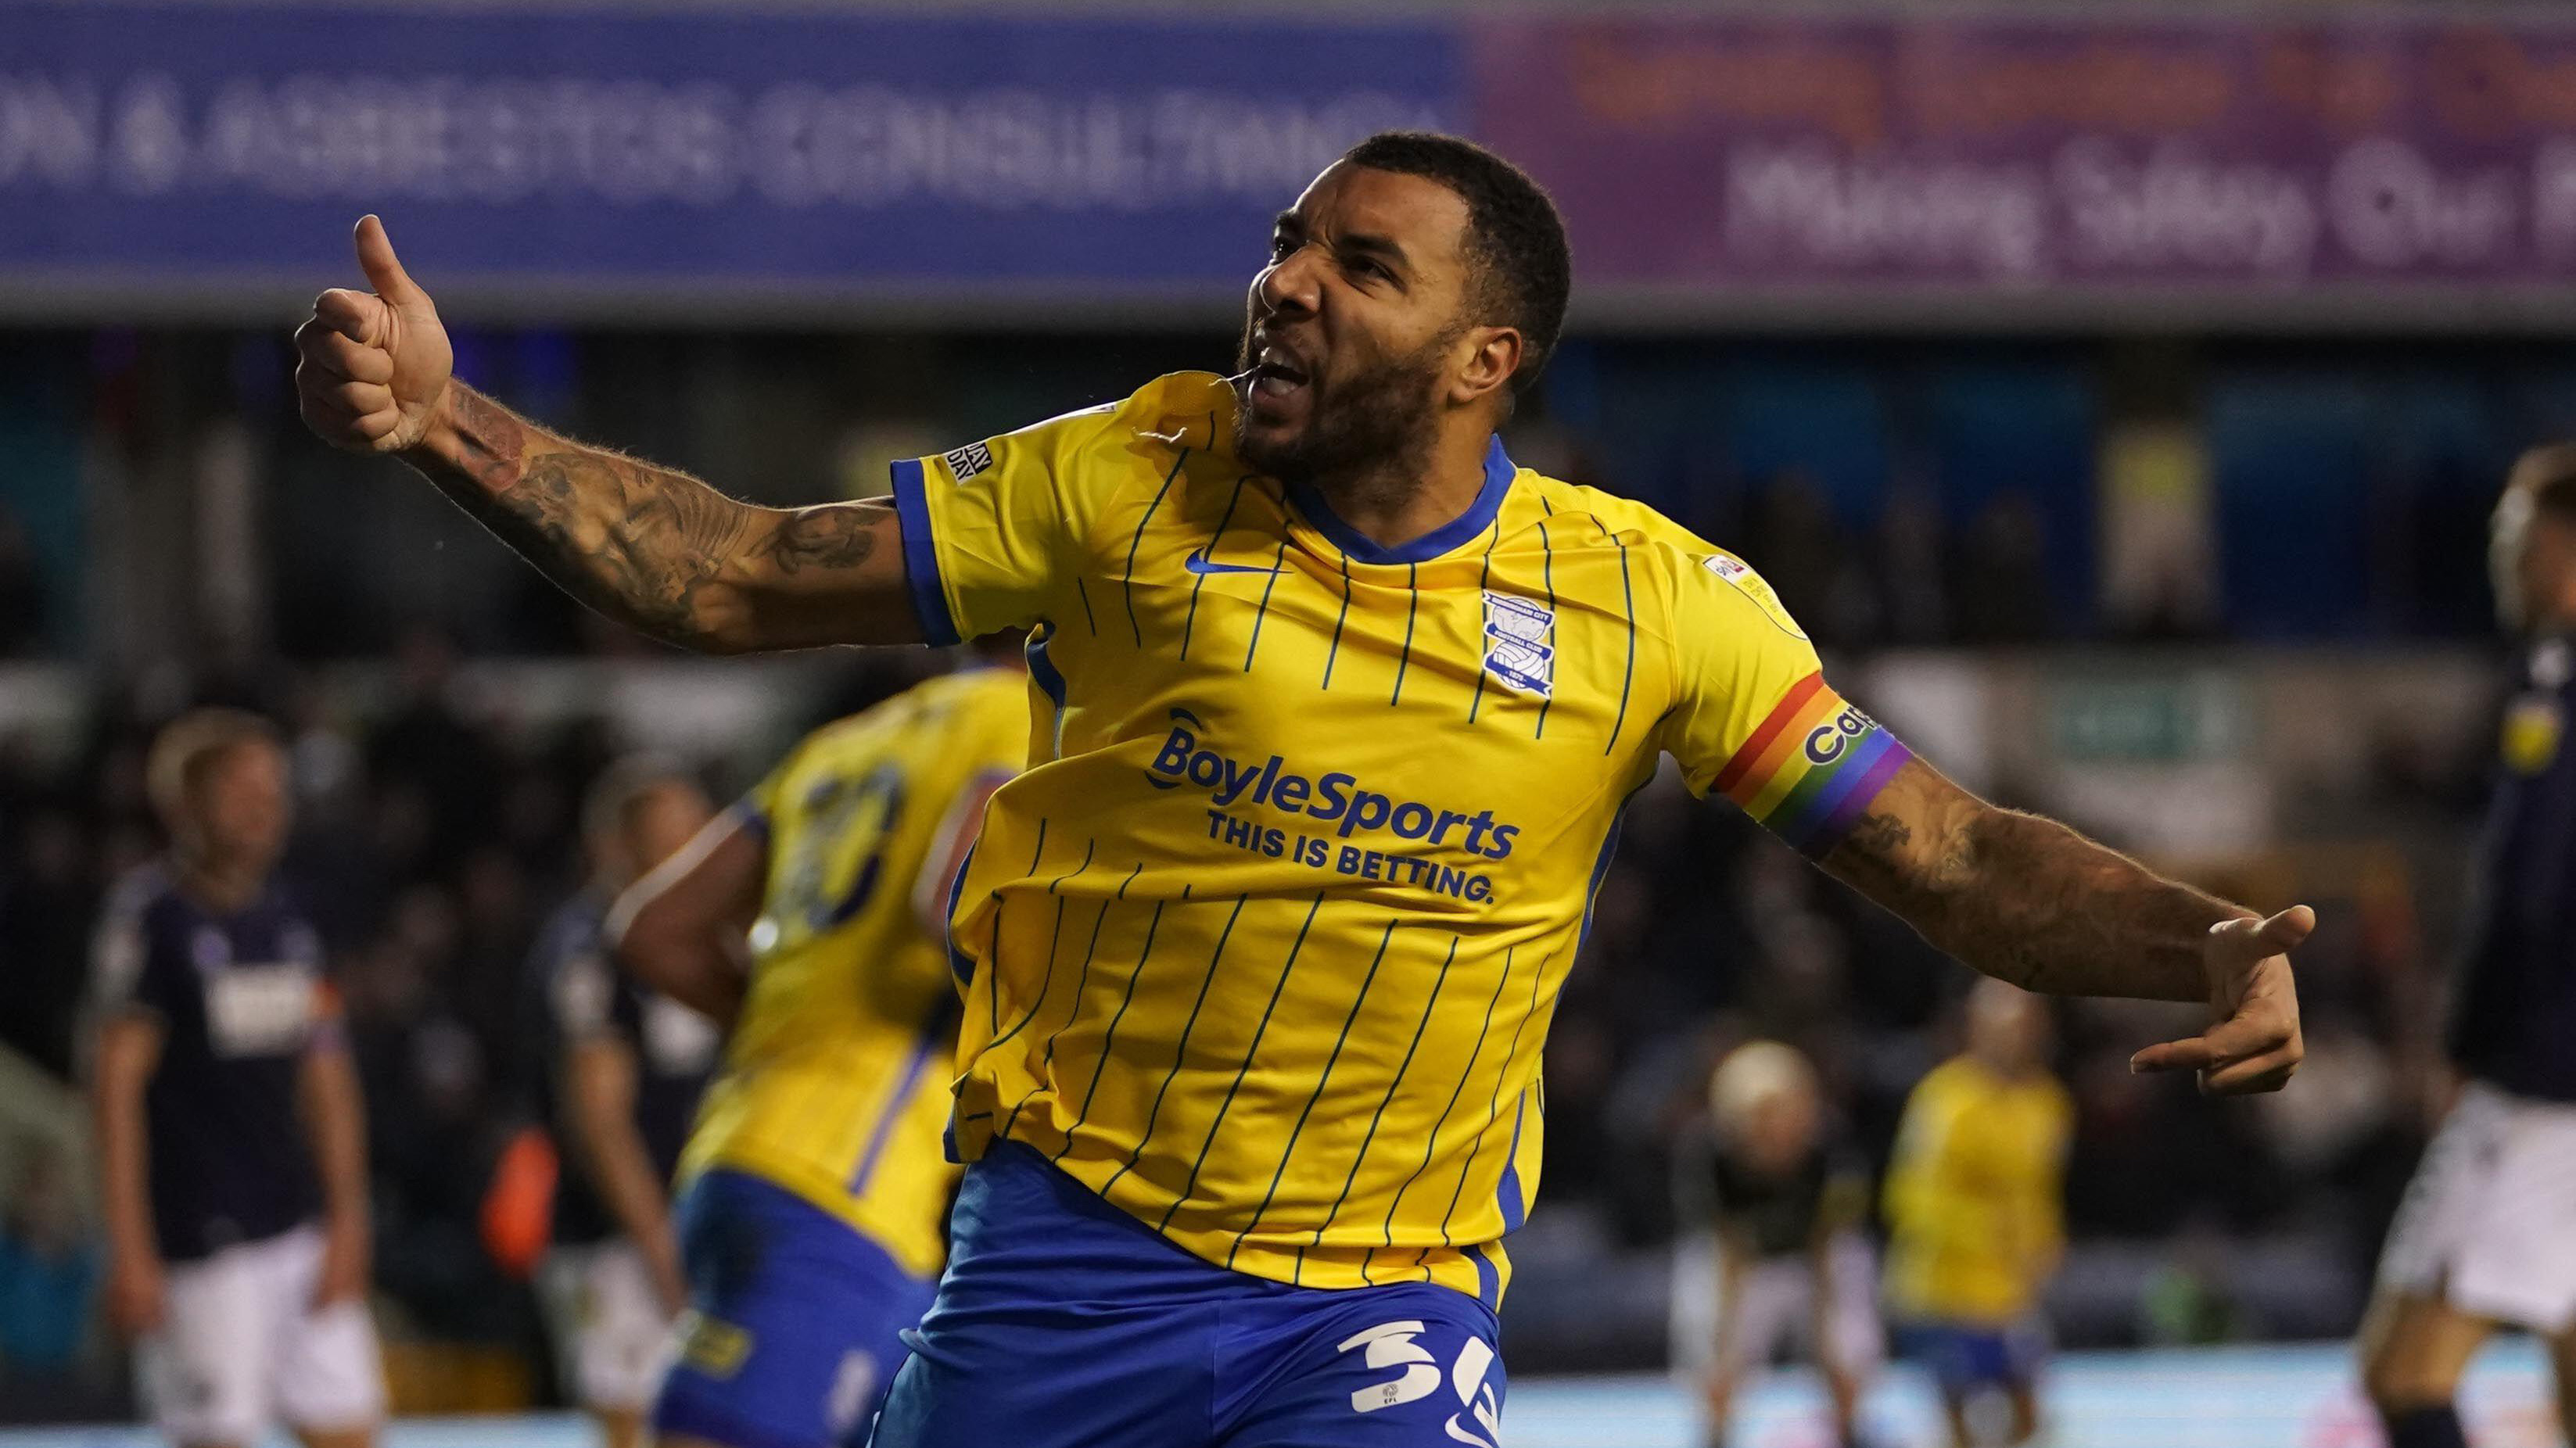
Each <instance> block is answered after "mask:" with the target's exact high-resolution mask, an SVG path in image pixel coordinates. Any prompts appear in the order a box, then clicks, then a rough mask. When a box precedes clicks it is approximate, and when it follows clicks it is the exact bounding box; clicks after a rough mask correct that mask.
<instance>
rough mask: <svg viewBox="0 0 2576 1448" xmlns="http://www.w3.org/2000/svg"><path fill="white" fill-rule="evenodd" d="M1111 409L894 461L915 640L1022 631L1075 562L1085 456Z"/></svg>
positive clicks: (1064, 584)
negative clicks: (918, 637)
mask: <svg viewBox="0 0 2576 1448" xmlns="http://www.w3.org/2000/svg"><path fill="white" fill-rule="evenodd" d="M1114 413H1115V405H1114V404H1113V405H1112V406H1109V407H1100V408H1093V409H1091V410H1089V411H1087V412H1077V413H1071V414H1068V415H1066V416H1064V417H1059V418H1056V419H1053V420H1052V421H1048V422H1042V423H1039V424H1037V425H1036V426H1035V427H1029V428H1023V429H1021V430H1020V431H1018V432H1013V433H1005V434H1004V435H1002V436H1000V437H996V438H991V439H988V440H986V441H984V442H979V443H974V444H971V445H969V446H966V447H961V448H957V449H955V450H953V451H950V452H946V453H941V454H939V455H937V456H935V457H922V458H908V459H905V460H903V461H901V462H898V463H896V464H895V465H894V501H895V511H896V513H897V515H898V516H899V518H900V520H901V523H902V532H903V565H904V572H905V575H906V577H907V578H908V579H909V580H910V584H911V588H912V604H913V611H914V612H915V613H916V614H917V615H918V616H919V618H920V620H921V633H922V637H923V639H924V640H925V641H927V642H929V643H931V644H934V645H942V646H944V645H948V644H953V643H956V642H958V641H959V640H960V639H969V638H974V637H976V636H978V635H981V634H988V633H995V632H999V631H1000V630H1003V629H1014V628H1027V627H1029V626H1030V625H1031V624H1032V623H1034V622H1035V621H1036V620H1038V619H1040V618H1043V617H1046V616H1048V615H1049V614H1050V613H1051V611H1052V610H1053V609H1054V608H1055V607H1056V601H1057V596H1058V594H1059V592H1060V591H1061V590H1063V589H1065V588H1068V587H1070V585H1071V580H1072V579H1073V578H1074V577H1075V576H1076V575H1077V571H1078V570H1079V569H1080V568H1081V566H1082V560H1083V545H1084V542H1085V540H1086V539H1087V538H1088V537H1089V535H1090V527H1091V524H1092V522H1093V521H1094V513H1095V510H1096V505H1097V499H1096V497H1095V496H1094V494H1095V492H1096V490H1095V489H1094V488H1092V487H1091V486H1089V484H1090V483H1091V482H1093V481H1094V480H1093V479H1090V478H1087V477H1086V476H1085V474H1086V473H1087V472H1088V471H1089V469H1087V468H1086V466H1085V459H1086V457H1087V456H1088V454H1089V453H1090V452H1091V450H1092V449H1093V448H1094V447H1095V446H1096V445H1098V444H1099V443H1100V441H1101V440H1102V438H1103V437H1104V436H1105V435H1107V433H1108V432H1109V430H1110V428H1109V424H1110V420H1111V418H1112V417H1113V416H1114Z"/></svg>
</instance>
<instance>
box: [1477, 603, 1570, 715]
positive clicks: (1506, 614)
mask: <svg viewBox="0 0 2576 1448" xmlns="http://www.w3.org/2000/svg"><path fill="white" fill-rule="evenodd" d="M1485 672H1486V673H1488V674H1491V675H1493V676H1494V677H1495V678H1496V679H1499V680H1501V681H1502V683H1503V684H1504V685H1506V686H1507V687H1509V688H1513V689H1517V690H1519V691H1520V692H1522V693H1524V694H1536V695H1538V696H1539V697H1540V698H1542V699H1545V698H1550V697H1552V696H1553V695H1554V693H1555V690H1556V610H1555V609H1552V608H1550V607H1548V606H1547V605H1546V604H1543V603H1532V602H1530V601H1529V600H1528V599H1526V598H1516V597H1514V596H1512V595H1511V594H1508V593H1496V592H1494V591H1493V590H1492V589H1487V590H1486V591H1485Z"/></svg>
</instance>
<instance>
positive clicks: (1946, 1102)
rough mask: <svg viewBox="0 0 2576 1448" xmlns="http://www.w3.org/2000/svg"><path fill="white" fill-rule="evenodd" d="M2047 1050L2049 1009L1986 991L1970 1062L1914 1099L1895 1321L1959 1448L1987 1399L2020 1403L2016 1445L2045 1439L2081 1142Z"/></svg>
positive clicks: (1899, 1183) (1951, 1064) (1897, 1173)
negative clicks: (2053, 1300) (2070, 1153)
mask: <svg viewBox="0 0 2576 1448" xmlns="http://www.w3.org/2000/svg"><path fill="white" fill-rule="evenodd" d="M2048 1043H2049V1029H2048V1007H2047V1004H2046V1003H2045V1002H2043V1001H2041V1000H2040V999H2039V998H2038V997H2036V996H2033V995H2031V994H2029V993H2027V992H2025V991H2022V990H2019V989H2016V988H2015V987H2013V986H2010V985H2007V984H2005V983H2004V982H2002V981H2000V980H1988V981H1981V982H1979V983H1978V986H1977V989H1976V991H1975V992H1974V993H1973V994H1971V995H1970V996H1969V998H1968V1049H1967V1051H1966V1052H1965V1053H1964V1054H1962V1055H1959V1056H1956V1057H1953V1058H1952V1059H1950V1060H1948V1061H1946V1062H1943V1063H1942V1064H1941V1065H1939V1066H1936V1067H1934V1068H1933V1069H1932V1071H1931V1073H1930V1074H1928V1075H1926V1076H1925V1077H1924V1078H1923V1079H1922V1081H1921V1082H1919V1083H1918V1084H1917V1085H1916V1086H1915V1088H1914V1094H1913V1096H1912V1097H1911V1098H1909V1099H1908V1100H1907V1101H1906V1103H1905V1117H1904V1120H1903V1122H1902V1123H1901V1124H1900V1125H1899V1126H1898V1127H1897V1131H1896V1153H1895V1156H1894V1158H1893V1159H1892V1160H1891V1161H1890V1162H1889V1163H1888V1170H1887V1189H1886V1206H1887V1228H1888V1246H1887V1306H1888V1312H1889V1315H1890V1316H1891V1317H1893V1318H1895V1319H1896V1321H1897V1323H1898V1329H1897V1330H1898V1338H1899V1341H1900V1342H1903V1343H1906V1344H1907V1345H1908V1346H1909V1347H1910V1350H1911V1351H1912V1352H1914V1353H1915V1354H1916V1355H1918V1356H1921V1357H1923V1358H1924V1359H1926V1362H1927V1365H1928V1366H1929V1367H1930V1368H1931V1369H1932V1374H1933V1377H1934V1379H1935V1380H1936V1381H1937V1382H1938V1383H1939V1384H1940V1389H1941V1405H1942V1407H1943V1409H1944V1410H1945V1411H1946V1412H1947V1413H1948V1415H1949V1419H1950V1436H1951V1441H1952V1442H1954V1443H1956V1444H1958V1445H1959V1448H1968V1445H1969V1444H1970V1443H1972V1442H1974V1441H1975V1440H1974V1438H1973V1437H1972V1436H1971V1435H1970V1433H1969V1429H1968V1407H1969V1404H1970V1402H1971V1400H1972V1399H1973V1398H1974V1396H1975V1395H1976V1393H1977V1392H1978V1391H1979V1390H1980V1389H1982V1388H1998V1389H2001V1390H2002V1391H2003V1392H2004V1394H2005V1395H2006V1397H2007V1398H2008V1399H2009V1400H2010V1402H2011V1404H2012V1426H2011V1430H2010V1432H2011V1437H2010V1439H2009V1440H2008V1441H2010V1442H2013V1443H2026V1442H2028V1441H2030V1439H2031V1437H2032V1435H2033V1434H2035V1433H2037V1432H2038V1431H2039V1399H2038V1394H2037V1392H2036V1388H2035V1384H2036V1378H2037V1373H2038V1368H2039V1358H2040V1354H2041V1352H2042V1351H2043V1350H2044V1348H2045V1346H2046V1343H2047V1333H2046V1328H2045V1327H2044V1326H2043V1324H2042V1323H2041V1322H2040V1319H2039V1300H2040V1294H2041V1293H2042V1292H2043V1291H2044V1290H2045V1289H2046V1288H2047V1286H2048V1279H2049V1278H2050V1277H2052V1276H2054V1275H2055V1274H2056V1272H2057V1264H2058V1261H2059V1259H2060V1258H2061V1257H2062V1256H2063V1255H2064V1253H2065V1247H2066V1225H2065V1218H2064V1209H2063V1205H2062V1204H2063V1202H2064V1200H2065V1182H2066V1150H2067V1146H2068V1145H2069V1143H2070V1142H2071V1141H2072V1140H2073V1137H2074V1131H2075V1103H2074V1100H2073V1099H2072V1098H2071V1097H2069V1096H2068V1095H2067V1094H2066V1088H2065V1087H2064V1086H2061V1085H2059V1084H2058V1082H2057V1078H2056V1077H2054V1076H2051V1075H2050V1074H2049V1073H2048Z"/></svg>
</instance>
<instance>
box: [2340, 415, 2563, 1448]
mask: <svg viewBox="0 0 2576 1448" xmlns="http://www.w3.org/2000/svg"><path fill="white" fill-rule="evenodd" d="M2491 561H2492V563H2493V567H2494V577H2495V591H2496V605H2497V610H2498V613H2499V614H2500V615H2501V617H2502V619H2503V622H2504V625H2505V627H2506V628H2507V629H2508V630H2510V631H2512V632H2513V633H2515V634H2516V635H2517V636H2518V637H2520V638H2521V639H2522V641H2523V643H2524V652H2523V655H2522V659H2521V661H2520V670H2519V678H2518V680H2517V682H2518V684H2519V688H2518V690H2517V692H2516V693H2515V695H2514V697H2513V701H2512V703H2511V704H2510V705H2509V706H2508V707H2507V709H2506V712H2505V720H2504V735H2503V768H2502V769H2501V770H2499V771H2498V772H2497V783H2496V790H2495V799H2494V803H2493V805H2492V807H2491V809H2490V812H2489V814H2488V817H2487V829H2486V838H2485V842H2484V846H2483V849H2482V853H2481V855H2480V858H2479V861H2478V875H2477V888H2476V890H2475V892H2474V894H2475V903H2474V904H2473V906H2472V907H2471V916H2470V924H2469V931H2468V938H2467V942H2466V946H2465V948H2464V949H2463V951H2462V952H2461V959H2460V962H2459V965H2458V973H2457V978H2456V979H2455V981H2454V983H2453V996H2452V1006H2451V1019H2450V1029H2449V1040H2448V1043H2447V1044H2448V1052H2449V1056H2450V1063H2451V1065H2452V1067H2453V1068H2455V1069H2456V1071H2457V1072H2458V1074H2459V1077H2460V1078H2461V1082H2460V1091H2459V1097H2458V1100H2457V1102H2456V1103H2455V1104H2454V1105H2453V1106H2452V1108H2451V1112H2450V1115H2449V1117H2448V1118H2447V1119H2445V1120H2444V1122H2443V1123H2442V1129H2441V1131H2440V1132H2439V1133H2437V1134H2436V1135H2435V1136H2434V1138H2433V1143H2432V1145H2431V1146H2430V1147H2429V1148H2428V1149H2427V1150H2426V1151H2425V1153H2424V1160H2423V1164H2422V1165H2420V1166H2419V1167H2417V1168H2416V1173H2415V1180H2414V1183H2413V1184H2412V1185H2411V1186H2409V1187H2408V1188H2407V1192H2406V1199H2405V1202H2404V1203H2403V1204H2402V1205H2401V1206H2400V1207H2399V1208H2398V1213H2397V1220H2396V1223H2395V1224H2394V1225H2393V1226H2392V1227H2391V1228H2390V1230H2389V1234H2388V1246H2387V1249H2386V1251H2385V1252H2384V1253H2383V1255H2382V1256H2381V1258H2380V1264H2379V1284H2378V1290H2377V1293H2376V1295H2375V1296H2374V1297H2373V1299H2372V1301H2371V1306H2370V1312H2369V1315H2368V1316H2367V1317H2366V1318H2365V1319H2364V1320H2363V1323H2362V1334H2361V1358H2362V1380H2363V1383H2364V1386H2365V1387H2367V1389H2368V1390H2369V1393H2370V1398H2371V1402H2372V1403H2373V1404H2374V1405H2375V1406H2376V1407H2377V1408H2378V1409H2379V1414H2380V1417H2381V1419H2382V1420H2383V1421H2384V1422H2385V1423H2386V1424H2387V1426H2388V1439H2389V1443H2390V1448H2460V1445H2461V1444H2463V1443H2465V1442H2467V1438H2466V1437H2465V1435H2464V1434H2463V1433H2462V1431H2461V1428H2460V1419H2459V1414H2458V1412H2457V1411H2456V1409H2455V1408H2454V1407H2453V1402H2452V1400H2453V1394H2454V1392H2455V1390H2456V1389H2457V1388H2458V1386H2459V1380H2460V1373H2461V1371H2462V1369H2464V1368H2465V1367H2466V1366H2467V1365H2468V1361H2469V1359H2470V1357H2471V1356H2472V1355H2474V1354H2475V1353H2476V1352H2477V1350H2478V1348H2479V1346H2480V1345H2481V1344H2483V1343H2484V1342H2485V1341H2486V1339H2487V1338H2488V1336H2489V1335H2491V1334H2492V1333H2494V1332H2495V1331H2496V1330H2497V1329H2498V1328H2500V1327H2518V1328H2523V1329H2526V1330H2528V1331H2530V1332H2533V1333H2537V1334H2539V1335H2540V1336H2541V1337H2543V1338H2544V1339H2545V1340H2546V1341H2547V1342H2548V1344H2549V1347H2550V1352H2551V1356H2552V1359H2553V1362H2554V1365H2555V1368H2556V1372H2557V1379H2558V1414H2559V1419H2560V1423H2561V1426H2562V1428H2563V1430H2564V1431H2565V1432H2566V1433H2567V1434H2568V1436H2569V1437H2570V1438H2571V1439H2572V1440H2576V749H2570V748H2569V747H2568V740H2567V738H2566V733H2567V716H2568V712H2569V709H2570V707H2571V705H2576V444H2569V443H2561V444H2556V445H2553V446H2549V447H2543V448H2535V449H2533V450H2532V451H2530V452H2527V453H2525V454H2523V456H2522V457H2521V459H2520V460H2519V461H2517V462H2516V463H2515V464H2514V467H2513V472H2512V474H2511V475H2510V476H2509V477H2508V479H2507V480H2506V483H2505V491H2504V496H2503V498H2502V499H2500V500H2499V501H2498V502H2497V504H2496V510H2495V522H2494V550H2493V554H2492V559H2491Z"/></svg>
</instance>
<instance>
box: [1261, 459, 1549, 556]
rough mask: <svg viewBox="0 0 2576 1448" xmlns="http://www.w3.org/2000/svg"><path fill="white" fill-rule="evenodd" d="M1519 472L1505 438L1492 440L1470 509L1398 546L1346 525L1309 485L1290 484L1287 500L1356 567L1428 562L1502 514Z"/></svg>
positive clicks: (1478, 531)
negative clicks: (1481, 483) (1383, 544)
mask: <svg viewBox="0 0 2576 1448" xmlns="http://www.w3.org/2000/svg"><path fill="white" fill-rule="evenodd" d="M1519 471H1520V469H1519V468H1518V467H1517V466H1515V465H1514V464H1513V462H1512V460H1511V458H1510V457H1509V456H1508V455H1507V454H1505V453H1504V451H1503V440H1502V439H1501V438H1499V437H1497V438H1494V439H1492V440H1491V441H1490V442H1488V443H1487V444H1486V446H1485V485H1484V486H1483V487H1482V488H1479V489H1477V490H1476V500H1475V501H1474V502H1472V503H1469V504H1468V505H1467V511H1466V512H1463V513H1461V514H1459V515H1458V516H1457V517H1455V518H1452V519H1450V520H1449V521H1448V522H1446V523H1443V524H1442V525H1440V526H1439V527H1437V528H1434V529H1432V530H1431V531H1430V532H1428V533H1425V534H1423V535H1422V536H1421V537H1419V538H1416V539H1414V540H1413V541H1412V542H1410V543H1406V544H1402V545H1400V546H1398V547H1394V548H1385V547H1381V546H1379V545H1378V544H1377V543H1376V542H1374V541H1373V540H1371V539H1370V538H1369V536H1368V535H1367V534H1365V533H1362V532H1361V531H1360V530H1358V529H1357V528H1354V527H1352V526H1351V525H1350V524H1348V523H1345V522H1343V521H1342V520H1341V519H1340V518H1339V517H1338V516H1336V515H1335V514H1334V512H1333V506H1332V504H1330V503H1327V502H1325V501H1324V495H1323V494H1322V493H1320V492H1318V491H1316V489H1315V487H1314V485H1313V484H1311V483H1291V484H1290V485H1289V486H1288V498H1289V501H1291V502H1293V503H1295V504H1296V505H1297V511H1298V512H1300V513H1302V514H1304V515H1305V517H1306V521H1307V522H1308V523H1311V524H1313V525H1314V528H1315V531H1316V532H1318V533H1321V534H1323V535H1324V536H1325V537H1327V538H1329V539H1331V540H1333V546H1334V547H1336V548H1339V549H1341V550H1342V552H1343V553H1344V554H1346V555H1348V556H1349V558H1350V559H1351V561H1352V562H1354V563H1425V562H1428V561H1430V560H1431V559H1434V558H1437V557H1439V556H1440V555H1441V554H1443V553H1446V552H1448V551H1449V550H1451V549H1453V548H1456V547H1457V546H1458V545H1460V544H1462V543H1464V542H1466V541H1467V540H1468V539H1470V538H1473V537H1475V536H1476V535H1477V534H1479V533H1482V532H1484V531H1485V529H1486V527H1487V526H1488V525H1490V524H1491V523H1492V522H1493V521H1494V515H1495V514H1497V513H1499V512H1501V511H1502V510H1503V495H1504V494H1505V493H1508V492H1510V491H1511V487H1512V477H1513V475H1514V474H1516V473H1518V472H1519Z"/></svg>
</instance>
